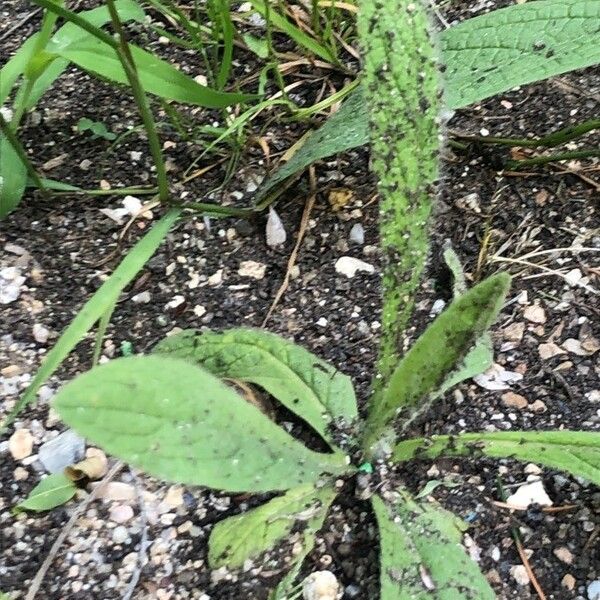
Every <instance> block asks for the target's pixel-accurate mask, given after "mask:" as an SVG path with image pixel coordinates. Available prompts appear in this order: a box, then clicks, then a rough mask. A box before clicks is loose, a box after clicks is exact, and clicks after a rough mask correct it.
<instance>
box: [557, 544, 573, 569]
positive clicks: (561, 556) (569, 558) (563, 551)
mask: <svg viewBox="0 0 600 600" xmlns="http://www.w3.org/2000/svg"><path fill="white" fill-rule="evenodd" d="M553 554H554V556H556V558H558V560H561V561H562V562H564V563H567V564H568V565H570V564H572V563H573V554H572V552H571V551H570V550H569V549H568V548H567V547H566V546H560V548H555V549H554V550H553Z"/></svg>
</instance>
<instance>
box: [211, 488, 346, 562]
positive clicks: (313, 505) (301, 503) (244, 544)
mask: <svg viewBox="0 0 600 600" xmlns="http://www.w3.org/2000/svg"><path fill="white" fill-rule="evenodd" d="M336 493H337V492H336V491H335V489H333V488H331V487H323V488H320V489H316V488H315V487H314V485H312V484H309V485H304V486H301V487H297V488H294V489H291V490H289V491H288V492H286V493H285V494H284V495H283V496H277V497H276V498H273V499H272V500H270V501H269V502H267V503H266V504H263V505H262V506H259V507H258V508H255V509H253V510H250V511H248V512H245V513H241V514H239V515H236V516H234V517H229V518H228V519H225V520H223V521H220V522H219V523H217V525H215V527H214V529H213V530H212V532H211V534H210V540H209V550H208V561H209V563H210V566H211V567H212V568H213V569H216V568H219V567H221V566H228V567H231V568H234V569H235V568H238V567H241V566H242V565H243V564H244V562H245V561H246V560H248V559H252V558H256V557H258V556H259V555H260V554H262V553H263V552H266V551H267V550H269V549H271V548H273V547H274V546H275V544H277V543H278V542H280V541H282V540H283V539H284V538H285V537H286V536H287V535H288V534H289V533H290V532H291V531H292V529H294V528H295V527H297V526H298V525H300V526H301V527H304V526H305V525H306V524H307V523H308V522H309V521H312V520H313V519H315V518H317V517H320V518H321V519H322V518H323V517H324V513H325V512H326V511H327V508H328V507H329V504H331V502H332V501H333V499H334V498H335V496H336Z"/></svg>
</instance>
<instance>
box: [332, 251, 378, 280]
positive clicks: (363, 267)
mask: <svg viewBox="0 0 600 600" xmlns="http://www.w3.org/2000/svg"><path fill="white" fill-rule="evenodd" d="M335 270H336V271H337V272H338V273H341V274H342V275H345V276H346V277H348V278H352V277H354V276H355V275H356V273H357V272H358V271H364V272H365V273H374V272H375V267H374V266H373V265H371V264H369V263H367V262H365V261H364V260H360V259H358V258H354V257H352V256H342V257H341V258H338V260H337V261H336V263H335Z"/></svg>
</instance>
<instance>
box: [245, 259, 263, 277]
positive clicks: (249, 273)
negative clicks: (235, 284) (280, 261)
mask: <svg viewBox="0 0 600 600" xmlns="http://www.w3.org/2000/svg"><path fill="white" fill-rule="evenodd" d="M266 271H267V265H265V264H263V263H259V262H256V261H254V260H243V261H242V262H241V263H240V267H239V269H238V275H241V276H242V277H251V278H252V279H263V278H264V276H265V273H266Z"/></svg>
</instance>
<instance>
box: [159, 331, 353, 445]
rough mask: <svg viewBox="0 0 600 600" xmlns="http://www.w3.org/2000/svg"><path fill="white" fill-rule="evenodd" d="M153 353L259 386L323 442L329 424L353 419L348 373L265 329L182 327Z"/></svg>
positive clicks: (328, 438)
mask: <svg viewBox="0 0 600 600" xmlns="http://www.w3.org/2000/svg"><path fill="white" fill-rule="evenodd" d="M154 352H158V353H161V354H167V355H170V356H176V357H180V358H185V359H187V360H191V361H193V362H196V363H198V364H201V365H202V366H203V367H204V368H205V369H207V370H208V371H210V372H211V373H213V374H214V375H218V376H219V377H227V378H231V379H239V380H241V381H247V382H250V383H254V384H256V385H258V386H260V387H262V388H263V389H265V390H266V391H267V392H269V394H271V395H272V396H274V397H275V398H277V400H279V401H280V402H281V403H282V404H283V405H284V406H286V407H287V408H288V409H289V410H291V411H293V412H294V413H296V414H297V415H299V416H300V417H301V418H302V419H304V420H305V421H307V422H308V423H309V424H310V425H311V426H312V427H313V428H314V429H315V430H316V431H317V432H318V433H319V434H321V435H322V436H323V437H324V438H325V439H326V440H328V441H332V440H331V432H330V431H329V426H330V425H332V424H333V425H335V423H336V422H339V421H345V422H347V423H350V422H352V421H353V420H354V419H355V418H356V417H357V408H356V398H355V395H354V388H353V387H352V382H351V380H350V378H349V377H347V376H346V375H344V374H343V373H341V372H340V371H338V370H337V369H335V368H334V367H332V366H331V365H330V364H328V363H326V362H325V361H323V360H321V359H320V358H318V357H316V356H315V355H314V354H312V353H310V352H308V350H305V349H304V348H302V347H301V346H298V345H296V344H294V343H292V342H290V341H288V340H286V339H284V338H282V337H280V336H278V335H275V334H272V333H268V332H266V331H260V330H258V329H243V328H240V329H230V330H228V331H226V332H224V333H212V332H205V333H199V332H196V331H194V330H187V331H182V332H181V333H179V334H176V335H173V336H170V337H168V338H165V339H164V340H162V341H161V342H159V344H158V345H157V346H156V347H155V349H154Z"/></svg>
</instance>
